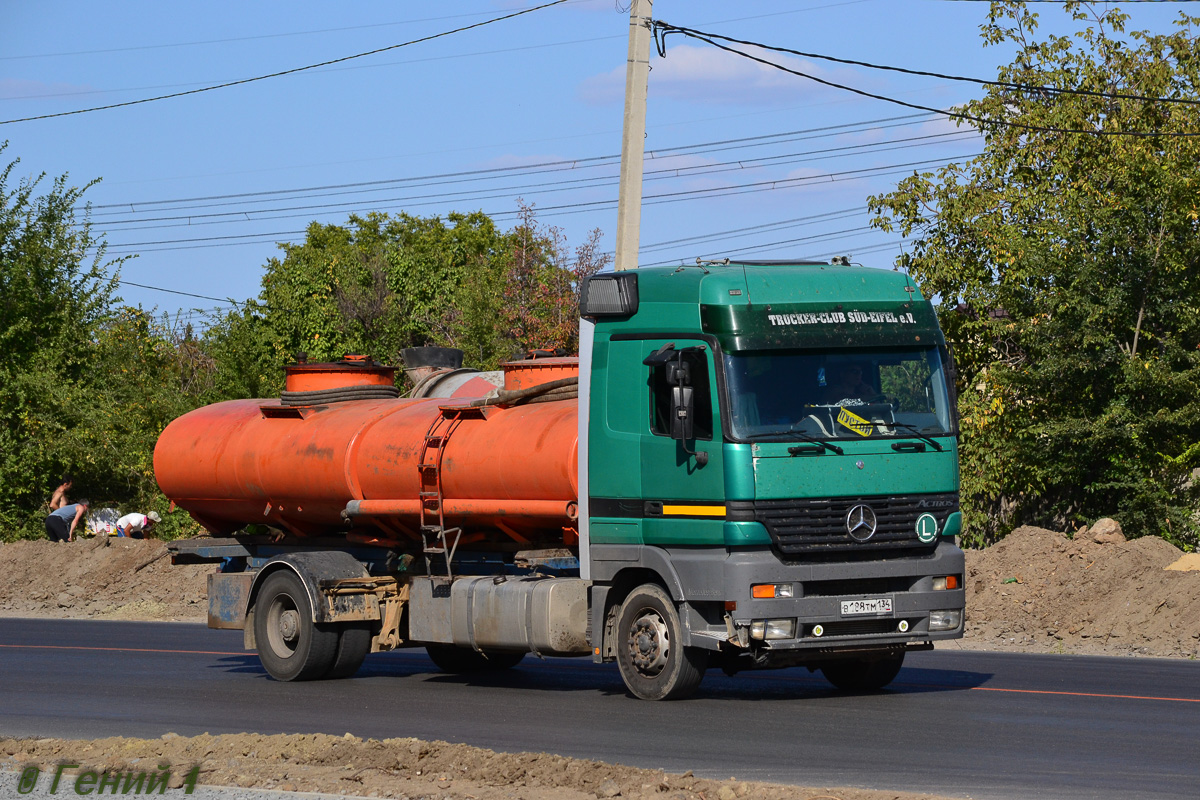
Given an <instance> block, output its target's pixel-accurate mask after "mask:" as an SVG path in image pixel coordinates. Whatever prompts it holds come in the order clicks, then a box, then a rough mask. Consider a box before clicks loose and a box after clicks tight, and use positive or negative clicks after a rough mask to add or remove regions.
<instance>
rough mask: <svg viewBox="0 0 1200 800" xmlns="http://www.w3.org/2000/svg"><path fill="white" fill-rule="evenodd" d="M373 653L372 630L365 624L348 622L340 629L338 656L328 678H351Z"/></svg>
mask: <svg viewBox="0 0 1200 800" xmlns="http://www.w3.org/2000/svg"><path fill="white" fill-rule="evenodd" d="M370 651H371V628H370V627H369V626H368V625H366V624H365V623H358V622H348V623H345V624H343V625H340V626H339V628H338V644H337V655H336V656H335V657H334V659H333V664H332V665H331V666H330V667H329V672H326V673H325V677H326V678H349V677H352V676H353V675H354V673H356V672H358V668H359V667H361V666H362V662H363V659H365V658H366V657H367V653H369V652H370Z"/></svg>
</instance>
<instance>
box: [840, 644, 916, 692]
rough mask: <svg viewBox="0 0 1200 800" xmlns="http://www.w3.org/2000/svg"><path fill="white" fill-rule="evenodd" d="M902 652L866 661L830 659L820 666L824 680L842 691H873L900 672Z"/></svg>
mask: <svg viewBox="0 0 1200 800" xmlns="http://www.w3.org/2000/svg"><path fill="white" fill-rule="evenodd" d="M903 664H904V653H900V654H899V655H891V656H885V657H884V658H880V659H876V660H874V661H868V660H866V659H855V660H847V661H831V662H829V663H828V664H824V665H822V667H821V673H822V674H823V675H824V676H825V680H827V681H829V682H830V683H832V684H833V685H834V686H836V687H837V688H839V689H841V690H842V691H843V692H874V691H878V690H879V689H882V688H883V687H885V686H887V685H888V684H889V683H891V682H892V681H893V680H895V678H896V675H897V674H898V673H899V672H900V667H901V665H903Z"/></svg>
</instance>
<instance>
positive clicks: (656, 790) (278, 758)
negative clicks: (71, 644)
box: [0, 733, 938, 800]
mask: <svg viewBox="0 0 1200 800" xmlns="http://www.w3.org/2000/svg"><path fill="white" fill-rule="evenodd" d="M64 760H65V761H67V762H69V763H72V764H79V765H80V768H79V769H73V770H70V771H69V772H68V773H66V774H69V775H74V774H77V773H79V772H86V771H88V770H94V771H96V772H100V771H103V770H108V771H109V772H110V774H113V773H117V772H122V773H125V772H135V773H136V772H151V771H157V770H158V769H159V765H160V764H169V765H171V766H170V773H171V783H170V785H171V786H172V787H179V786H181V785H182V779H183V776H184V775H185V774H186V773H187V772H188V771H190V770H191V768H192V767H193V766H195V765H199V766H200V775H199V779H198V781H197V782H198V783H199V784H203V785H207V786H243V787H258V788H265V789H282V790H287V791H295V790H296V789H303V790H304V791H308V792H324V793H333V794H353V795H360V796H369V797H404V798H409V797H420V798H430V800H511V798H513V797H514V796H515V797H520V798H522V800H595V798H611V797H621V798H629V799H630V800H632V799H633V798H647V800H649V798H654V800H738V799H739V798H747V797H753V798H754V800H938V798H937V797H935V796H934V795H928V794H912V793H901V792H890V791H889V792H881V791H873V790H867V789H811V788H804V787H799V786H780V785H777V784H766V783H749V782H745V781H735V780H732V779H731V780H728V781H714V780H708V779H704V778H696V777H693V776H692V774H691V773H690V772H687V773H684V774H683V775H674V774H670V773H665V772H660V771H658V770H649V769H637V768H635V767H622V766H618V765H613V764H604V763H601V762H599V761H585V760H582V759H577V758H563V757H561V756H555V755H550V754H546V753H514V754H507V753H496V752H493V751H491V750H484V749H481V748H478V747H470V746H468V745H462V744H448V743H446V742H425V741H420V740H418V739H385V740H383V741H379V740H376V739H365V740H364V739H358V738H356V737H354V736H351V735H350V734H346V735H345V736H344V737H338V736H327V735H324V734H314V735H290V736H262V735H258V734H229V735H222V736H209V735H207V734H205V735H203V736H194V737H182V736H176V735H175V734H172V733H168V734H165V735H164V736H163V737H162V738H161V739H123V738H112V739H97V740H95V741H69V740H62V739H36V740H34V739H3V738H0V770H19V769H22V768H23V767H26V766H28V765H30V764H36V765H39V766H40V767H41V770H42V772H41V781H42V782H44V783H48V782H49V780H50V779H51V778H52V776H53V773H54V771H55V769H56V767H55V765H56V764H58V763H62V762H63V761H64ZM63 780H64V783H63V787H66V789H67V790H69V791H73V790H74V785H75V783H74V778H73V777H72V778H70V779H69V780H68V779H67V778H64V779H63ZM63 787H60V791H61V790H62V788H63Z"/></svg>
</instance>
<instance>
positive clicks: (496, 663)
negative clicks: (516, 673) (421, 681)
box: [425, 644, 525, 674]
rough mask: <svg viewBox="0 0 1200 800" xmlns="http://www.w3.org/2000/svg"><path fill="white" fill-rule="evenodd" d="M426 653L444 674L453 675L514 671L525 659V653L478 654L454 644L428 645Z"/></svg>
mask: <svg viewBox="0 0 1200 800" xmlns="http://www.w3.org/2000/svg"><path fill="white" fill-rule="evenodd" d="M425 652H427V653H428V654H429V660H430V661H432V662H433V663H434V666H436V667H437V668H438V669H440V670H441V671H442V672H450V673H453V674H459V673H467V672H500V671H501V670H506V669H512V668H513V667H515V666H516V665H517V664H520V663H521V659H523V658H525V654H524V653H514V652H511V651H508V650H491V651H488V652H484V653H478V652H476V651H474V650H472V649H471V648H469V647H458V646H456V645H452V644H427V645H425Z"/></svg>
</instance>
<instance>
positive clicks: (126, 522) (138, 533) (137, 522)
mask: <svg viewBox="0 0 1200 800" xmlns="http://www.w3.org/2000/svg"><path fill="white" fill-rule="evenodd" d="M156 522H162V517H160V516H159V515H158V512H157V511H151V512H150V513H149V514H137V513H134V514H126V515H125V516H123V517H121V518H120V519H119V520H117V529H116V531H115V532H116V534H117V536H128V537H129V538H130V539H145V538H146V533H147V532H148V531H149V530H150V529H151V528H153V527H154V523H156Z"/></svg>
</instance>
